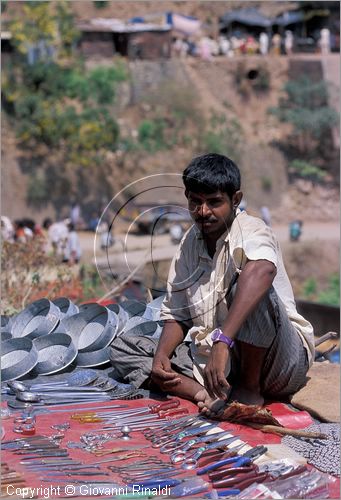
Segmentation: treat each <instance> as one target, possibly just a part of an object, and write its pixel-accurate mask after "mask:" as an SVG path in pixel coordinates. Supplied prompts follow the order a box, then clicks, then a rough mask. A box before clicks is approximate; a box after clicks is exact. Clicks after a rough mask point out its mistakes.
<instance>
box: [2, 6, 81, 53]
mask: <svg viewBox="0 0 341 500" xmlns="http://www.w3.org/2000/svg"><path fill="white" fill-rule="evenodd" d="M10 30H11V33H12V40H13V43H14V45H15V46H16V48H17V50H18V51H19V52H20V53H21V54H27V53H28V51H29V49H30V48H32V47H35V46H38V45H40V44H42V43H43V44H44V46H45V47H46V48H48V47H49V48H52V49H55V50H54V51H51V54H57V57H62V58H63V57H65V56H70V55H71V52H72V49H73V47H74V46H75V43H76V42H77V40H78V38H79V36H80V32H79V31H78V30H77V29H76V27H75V24H74V16H73V13H72V10H71V7H70V2H67V1H66V0H58V1H57V2H55V4H53V3H52V2H49V1H39V2H34V1H30V2H24V5H23V15H22V16H21V17H20V18H19V17H17V18H15V19H13V21H12V22H11V23H10ZM46 58H47V59H50V58H51V55H50V53H49V52H48V51H46Z"/></svg>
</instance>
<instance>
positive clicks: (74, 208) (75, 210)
mask: <svg viewBox="0 0 341 500" xmlns="http://www.w3.org/2000/svg"><path fill="white" fill-rule="evenodd" d="M80 217H81V207H80V206H79V203H77V202H74V203H72V205H71V208H70V220H71V222H72V224H73V225H74V227H75V228H77V227H78V224H79V222H80Z"/></svg>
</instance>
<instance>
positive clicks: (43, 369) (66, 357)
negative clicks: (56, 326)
mask: <svg viewBox="0 0 341 500" xmlns="http://www.w3.org/2000/svg"><path fill="white" fill-rule="evenodd" d="M33 345H34V347H35V348H36V349H37V351H38V360H37V364H36V366H35V367H34V372H35V373H37V374H44V375H50V374H51V373H57V372H60V371H62V370H64V368H66V367H67V366H69V365H70V364H71V363H72V361H73V360H74V359H75V358H76V356H77V349H76V347H75V345H74V343H73V342H72V338H71V337H70V335H67V334H66V333H50V334H49V335H44V337H39V338H37V339H35V340H34V341H33Z"/></svg>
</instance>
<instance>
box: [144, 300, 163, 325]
mask: <svg viewBox="0 0 341 500" xmlns="http://www.w3.org/2000/svg"><path fill="white" fill-rule="evenodd" d="M165 297H166V295H160V297H157V299H154V300H152V301H151V302H149V303H148V304H147V307H146V310H145V311H144V313H143V315H142V316H143V318H146V319H150V320H152V321H159V319H160V313H161V306H162V302H163V300H164V298H165Z"/></svg>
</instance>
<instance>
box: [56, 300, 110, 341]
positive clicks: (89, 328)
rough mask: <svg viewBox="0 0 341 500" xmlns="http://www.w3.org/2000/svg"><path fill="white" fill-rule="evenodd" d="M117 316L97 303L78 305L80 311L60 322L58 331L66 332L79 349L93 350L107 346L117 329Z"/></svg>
mask: <svg viewBox="0 0 341 500" xmlns="http://www.w3.org/2000/svg"><path fill="white" fill-rule="evenodd" d="M118 325H119V321H118V317H117V315H116V314H115V313H114V312H113V311H110V310H109V309H107V308H106V307H104V306H101V305H99V304H97V303H91V304H86V305H85V306H81V307H80V312H79V313H78V314H74V315H73V316H71V317H69V318H65V319H63V320H62V321H61V322H60V325H59V326H58V328H57V329H56V332H58V333H67V334H68V335H70V337H72V340H73V342H74V344H75V346H76V347H77V349H78V350H80V351H95V350H98V349H103V348H104V347H107V346H108V345H109V344H110V343H111V342H112V340H113V339H114V337H115V336H116V335H117V331H118Z"/></svg>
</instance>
